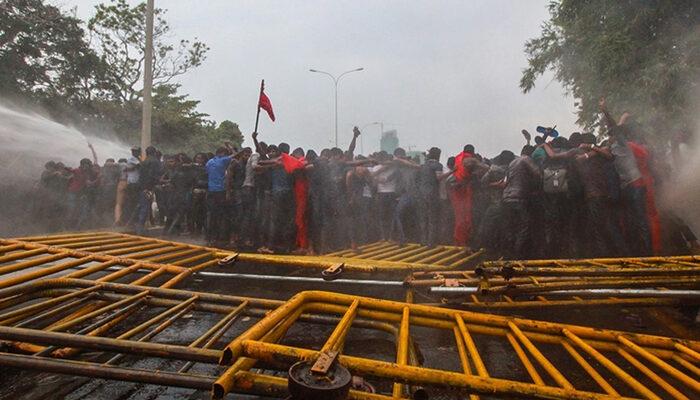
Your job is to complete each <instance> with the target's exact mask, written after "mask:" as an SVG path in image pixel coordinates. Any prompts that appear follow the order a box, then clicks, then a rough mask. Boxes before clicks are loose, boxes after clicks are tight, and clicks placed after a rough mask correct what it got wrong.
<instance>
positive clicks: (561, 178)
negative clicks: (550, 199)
mask: <svg viewBox="0 0 700 400" xmlns="http://www.w3.org/2000/svg"><path fill="white" fill-rule="evenodd" d="M542 189H543V190H544V192H545V193H565V192H566V191H568V190H569V180H568V177H567V171H566V168H545V169H544V171H542Z"/></svg>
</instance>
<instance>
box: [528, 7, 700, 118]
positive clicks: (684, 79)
mask: <svg viewBox="0 0 700 400" xmlns="http://www.w3.org/2000/svg"><path fill="white" fill-rule="evenodd" d="M549 11H550V14H551V17H550V19H549V20H548V21H546V22H545V23H544V25H543V27H542V33H541V35H540V37H538V38H536V39H531V40H529V41H528V42H527V43H526V45H525V52H526V54H527V56H528V67H527V68H526V69H525V70H524V71H523V75H522V78H521V81H520V87H521V88H522V90H523V92H528V91H529V90H531V89H532V88H533V87H534V86H535V83H536V80H537V78H538V77H539V76H541V75H542V74H543V73H544V72H545V71H547V70H553V71H554V73H555V78H556V79H557V80H558V81H559V82H561V83H562V84H563V86H564V88H565V89H566V90H567V91H568V93H570V94H571V95H573V96H574V97H575V98H576V100H577V103H576V106H577V108H578V117H579V120H578V122H579V123H580V124H581V125H583V126H584V127H586V128H589V129H590V128H595V127H596V126H597V125H598V122H599V120H598V114H597V107H598V106H597V104H598V99H599V98H600V97H601V96H607V98H608V103H609V104H610V106H611V107H612V108H613V111H614V112H615V113H616V114H618V115H619V114H620V113H622V112H623V111H629V112H631V113H632V114H633V115H634V116H635V118H636V119H637V121H638V122H640V123H642V124H644V125H646V126H648V127H651V128H654V129H656V130H661V129H665V130H668V129H669V128H683V127H684V126H688V124H689V123H690V121H691V120H692V119H694V118H695V115H694V113H695V112H696V110H695V107H697V104H695V103H694V102H693V98H692V96H697V95H698V90H699V89H700V88H699V86H698V85H699V84H700V2H698V1H697V0H619V1H608V0H589V1H577V0H558V1H552V2H551V3H550V5H549Z"/></svg>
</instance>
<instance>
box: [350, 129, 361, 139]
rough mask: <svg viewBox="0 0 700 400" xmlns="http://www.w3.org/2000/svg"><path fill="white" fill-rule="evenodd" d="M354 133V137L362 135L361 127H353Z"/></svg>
mask: <svg viewBox="0 0 700 400" xmlns="http://www.w3.org/2000/svg"><path fill="white" fill-rule="evenodd" d="M352 134H353V135H354V137H358V136H360V128H358V127H354V128H352Z"/></svg>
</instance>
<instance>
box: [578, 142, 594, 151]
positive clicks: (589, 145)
mask: <svg viewBox="0 0 700 400" xmlns="http://www.w3.org/2000/svg"><path fill="white" fill-rule="evenodd" d="M578 147H580V148H582V149H584V150H590V149H592V148H593V145H592V144H590V143H581V144H580V145H578Z"/></svg>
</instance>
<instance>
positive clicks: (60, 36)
mask: <svg viewBox="0 0 700 400" xmlns="http://www.w3.org/2000/svg"><path fill="white" fill-rule="evenodd" d="M105 70H106V68H104V65H103V64H101V63H100V60H99V58H98V57H97V55H96V54H95V52H94V51H92V50H91V49H90V48H89V46H88V44H87V42H86V41H85V37H84V31H83V29H82V28H81V21H80V20H79V19H77V18H74V17H71V16H68V15H66V14H64V13H63V12H62V11H61V10H60V9H58V8H57V7H54V6H51V5H47V4H44V2H43V1H42V0H5V1H3V2H1V3H0V92H1V93H3V95H5V96H17V97H27V96H34V97H36V98H41V99H56V98H59V99H62V100H65V101H68V102H71V103H81V102H86V101H89V100H90V99H91V98H92V94H93V92H94V90H95V88H99V87H103V83H104V81H103V80H102V76H103V74H104V72H105Z"/></svg>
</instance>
